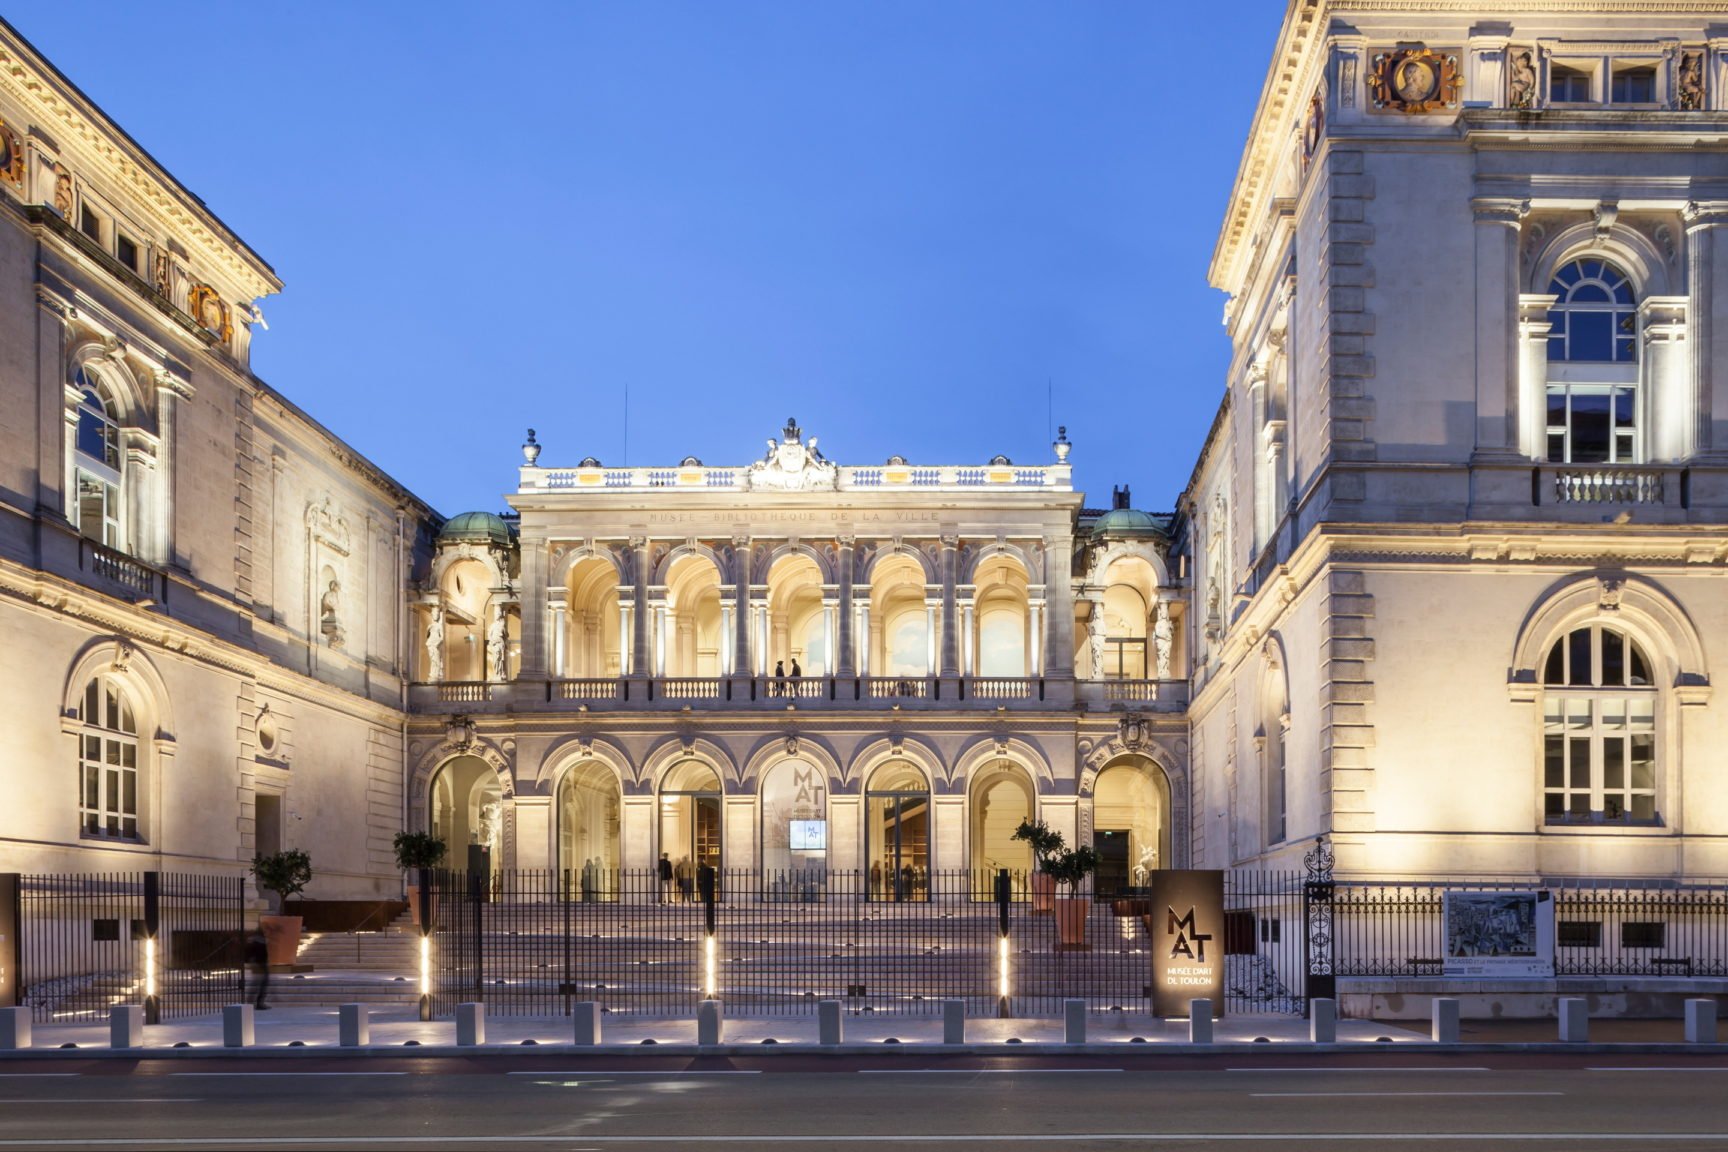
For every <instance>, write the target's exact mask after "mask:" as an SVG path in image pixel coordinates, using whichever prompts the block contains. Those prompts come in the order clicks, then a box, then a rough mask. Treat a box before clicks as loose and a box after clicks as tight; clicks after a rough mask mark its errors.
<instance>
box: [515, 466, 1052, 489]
mask: <svg viewBox="0 0 1728 1152" xmlns="http://www.w3.org/2000/svg"><path fill="white" fill-rule="evenodd" d="M1072 477H1073V468H1072V466H1071V465H1068V464H1033V465H1020V464H977V465H968V464H940V465H934V464H933V465H912V464H879V465H871V466H862V467H853V466H848V465H842V466H841V467H840V468H839V469H838V470H837V476H836V488H837V489H838V490H839V491H841V492H846V491H850V490H854V489H870V490H882V489H890V490H891V489H895V488H918V489H938V490H941V489H949V490H955V489H978V488H985V489H989V488H997V489H1003V488H1006V489H1016V488H1017V489H1027V488H1042V489H1047V490H1053V491H1058V492H1068V491H1071V490H1072V488H1073V481H1072ZM520 483H521V486H522V490H523V491H524V492H531V491H533V492H543V491H555V492H556V491H562V492H583V491H587V492H597V493H616V492H647V491H665V490H666V489H668V488H672V489H684V490H686V491H731V492H740V491H745V490H747V489H748V488H749V487H750V469H749V468H741V467H720V468H710V467H707V466H706V465H700V464H694V465H678V466H675V467H661V468H606V467H603V466H598V465H597V466H594V467H589V468H523V469H522V470H521V479H520Z"/></svg>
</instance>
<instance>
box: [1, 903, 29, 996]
mask: <svg viewBox="0 0 1728 1152" xmlns="http://www.w3.org/2000/svg"><path fill="white" fill-rule="evenodd" d="M18 928H19V924H18V873H16V872H0V1008H16V1007H18V1006H19V1005H18V962H19V961H20V960H22V959H23V958H24V949H23V946H22V944H21V942H20V940H19V938H18Z"/></svg>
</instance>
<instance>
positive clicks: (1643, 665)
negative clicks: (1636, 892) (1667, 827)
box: [1542, 624, 1658, 824]
mask: <svg viewBox="0 0 1728 1152" xmlns="http://www.w3.org/2000/svg"><path fill="white" fill-rule="evenodd" d="M1650 671H1651V664H1650V660H1649V658H1648V657H1647V656H1646V655H1645V654H1644V650H1643V649H1642V648H1640V647H1639V645H1638V642H1637V641H1636V640H1634V639H1633V638H1632V637H1631V636H1629V635H1627V634H1626V633H1625V632H1622V631H1621V630H1620V629H1618V628H1615V627H1614V626H1612V625H1609V624H1586V625H1582V626H1580V627H1578V628H1574V629H1573V630H1572V631H1570V632H1568V633H1567V634H1566V635H1564V636H1562V637H1560V638H1559V639H1558V640H1556V641H1555V642H1554V646H1553V647H1552V648H1550V649H1549V650H1548V659H1547V661H1546V663H1545V664H1544V666H1543V671H1542V686H1543V695H1544V701H1543V710H1542V733H1543V739H1542V756H1543V768H1542V771H1543V781H1542V783H1543V818H1544V820H1545V821H1546V822H1547V823H1549V824H1603V823H1609V824H1655V823H1657V822H1658V816H1657V812H1656V696H1657V689H1656V687H1655V685H1654V683H1653V681H1652V677H1651V675H1650Z"/></svg>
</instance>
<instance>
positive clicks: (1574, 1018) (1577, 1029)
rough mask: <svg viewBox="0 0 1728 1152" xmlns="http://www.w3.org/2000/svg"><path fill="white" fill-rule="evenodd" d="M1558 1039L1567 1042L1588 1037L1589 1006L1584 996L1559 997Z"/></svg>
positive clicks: (1575, 1042) (1584, 1039)
mask: <svg viewBox="0 0 1728 1152" xmlns="http://www.w3.org/2000/svg"><path fill="white" fill-rule="evenodd" d="M1560 1039H1561V1041H1562V1042H1564V1043H1567V1044H1583V1043H1585V1042H1586V1041H1588V1040H1589V1039H1590V1007H1589V1004H1588V1002H1587V1001H1586V1000H1585V999H1584V997H1582V996H1562V997H1560Z"/></svg>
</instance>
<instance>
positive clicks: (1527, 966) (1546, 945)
mask: <svg viewBox="0 0 1728 1152" xmlns="http://www.w3.org/2000/svg"><path fill="white" fill-rule="evenodd" d="M1445 918H1446V956H1445V959H1444V967H1443V968H1442V971H1443V972H1444V973H1445V974H1446V975H1447V976H1511V977H1525V978H1531V979H1542V978H1551V977H1552V976H1553V975H1554V895H1553V893H1551V892H1453V891H1448V892H1447V893H1446V900H1445Z"/></svg>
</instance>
